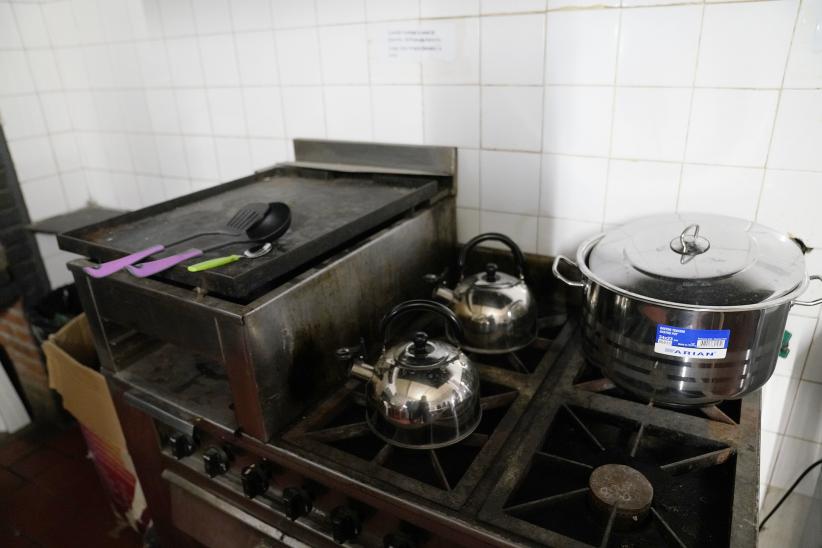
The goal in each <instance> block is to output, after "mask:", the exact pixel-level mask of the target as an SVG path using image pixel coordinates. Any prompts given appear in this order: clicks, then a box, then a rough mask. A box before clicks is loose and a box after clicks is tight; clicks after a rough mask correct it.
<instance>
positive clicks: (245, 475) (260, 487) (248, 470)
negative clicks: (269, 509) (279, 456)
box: [240, 462, 271, 499]
mask: <svg viewBox="0 0 822 548" xmlns="http://www.w3.org/2000/svg"><path fill="white" fill-rule="evenodd" d="M270 478H271V472H270V468H269V466H268V463H267V462H258V463H256V464H249V465H248V466H246V467H245V468H243V471H242V472H241V473H240V481H241V482H242V484H243V493H245V496H247V497H248V498H250V499H253V498H254V497H256V496H258V495H262V494H265V492H266V491H268V481H269V479H270Z"/></svg>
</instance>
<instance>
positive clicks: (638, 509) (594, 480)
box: [588, 464, 654, 528]
mask: <svg viewBox="0 0 822 548" xmlns="http://www.w3.org/2000/svg"><path fill="white" fill-rule="evenodd" d="M588 491H589V495H590V500H591V506H592V508H594V510H598V511H600V512H601V513H602V515H603V516H604V517H605V518H606V519H607V520H614V525H615V526H618V527H620V528H626V527H630V526H632V525H637V524H639V523H641V522H642V521H643V520H644V519H645V517H646V516H647V515H648V511H649V510H650V509H651V501H652V500H653V498H654V488H653V486H652V485H651V482H650V481H648V478H646V477H645V476H644V475H643V474H642V472H640V471H639V470H636V469H635V468H631V467H630V466H625V465H624V464H603V465H602V466H598V467H597V468H594V471H593V472H591V477H589V478H588Z"/></svg>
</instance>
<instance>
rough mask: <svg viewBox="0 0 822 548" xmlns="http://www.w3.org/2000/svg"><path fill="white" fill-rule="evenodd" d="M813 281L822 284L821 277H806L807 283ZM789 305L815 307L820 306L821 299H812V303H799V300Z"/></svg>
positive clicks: (817, 275) (816, 275)
mask: <svg viewBox="0 0 822 548" xmlns="http://www.w3.org/2000/svg"><path fill="white" fill-rule="evenodd" d="M814 280H816V281H817V282H822V276H820V275H819V274H814V275H813V276H808V281H809V282H812V281H814ZM791 304H798V305H799V306H816V305H818V304H822V297H819V298H818V299H814V300H812V301H799V300H796V301H793V302H792V303H791Z"/></svg>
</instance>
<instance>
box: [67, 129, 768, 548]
mask: <svg viewBox="0 0 822 548" xmlns="http://www.w3.org/2000/svg"><path fill="white" fill-rule="evenodd" d="M303 146H305V147H307V150H306V149H301V150H302V152H301V154H300V155H298V162H297V164H298V165H296V166H287V167H285V168H275V170H274V172H273V173H261V174H258V176H257V179H261V180H262V181H269V180H274V181H276V180H277V177H278V176H279V175H277V174H278V173H282V174H285V175H284V176H286V177H293V178H298V179H299V178H308V179H311V183H310V184H309V186H312V185H313V186H316V185H318V184H321V183H319V182H318V181H320V182H322V181H336V180H337V179H339V178H342V179H344V181H343V183H344V185H348V184H350V183H351V181H350V180H349V179H350V178H351V177H353V176H352V175H351V174H350V173H351V172H356V173H357V176H356V178H357V181H359V182H358V183H357V184H358V185H359V184H363V183H362V181H363V180H364V181H366V183H367V184H372V183H369V182H368V181H373V182H374V184H387V185H389V186H391V187H392V188H400V189H402V188H406V189H410V190H409V191H413V192H412V194H414V195H415V196H417V198H415V199H414V201H411V202H407V201H405V202H401V203H403V204H405V206H407V207H408V208H409V209H408V210H403V211H400V212H399V213H397V215H396V216H395V217H392V218H391V219H390V220H389V221H384V220H382V219H381V218H380V219H374V220H373V223H374V225H375V227H372V228H368V229H367V230H366V229H365V228H363V231H362V232H361V233H357V235H356V236H354V235H352V238H353V239H352V240H350V241H346V243H345V244H344V245H342V246H339V247H336V248H334V250H333V252H325V253H323V254H320V255H318V256H316V257H314V258H312V260H311V261H308V262H307V263H305V265H303V266H301V267H300V268H299V269H298V270H296V271H294V272H293V273H292V274H289V275H288V276H286V277H285V278H283V279H278V280H271V281H267V282H266V283H265V284H263V285H260V286H259V287H257V288H256V289H255V290H254V291H253V292H252V293H251V294H249V295H248V296H247V297H242V298H239V297H232V296H230V295H229V296H226V295H220V294H215V293H210V292H209V291H207V290H205V289H204V287H199V286H198V287H193V288H191V287H186V286H185V285H184V284H185V281H186V280H185V279H183V278H179V279H177V278H174V276H171V277H170V278H169V279H168V280H165V279H146V280H133V279H130V278H128V277H126V276H117V275H115V276H114V277H112V278H111V279H110V280H103V281H92V280H88V279H87V278H85V277H84V275H83V274H82V267H83V266H87V265H88V264H89V263H88V262H87V261H77V262H76V263H75V264H72V265H71V267H72V270H73V272H74V273H75V276H76V277H77V280H78V285H79V286H81V287H80V289H81V297H83V299H84V307H85V308H86V311H87V313H88V314H89V317H90V320H91V326H92V330H93V333H94V335H95V344H96V345H97V348H98V353H99V354H101V357H102V358H103V359H102V362H103V366H104V368H105V373H106V375H107V378H108V379H109V384H110V386H111V387H112V393H113V396H114V401H115V405H116V406H117V409H118V414H119V416H120V419H121V423H122V425H123V429H124V433H125V436H126V439H127V442H128V445H129V450H130V453H131V456H132V458H133V459H134V462H135V467H136V469H137V472H138V476H139V477H140V480H141V483H142V485H143V489H144V491H145V493H146V498H147V500H148V503H149V506H150V508H151V510H152V512H153V513H154V521H155V523H156V524H157V527H158V533H159V534H160V536H161V538H163V540H164V541H165V542H167V543H168V544H169V545H172V546H188V545H206V546H226V545H231V546H258V545H263V546H270V545H289V546H306V545H307V546H333V545H337V544H340V543H343V544H347V545H351V546H364V547H373V546H393V547H402V548H413V547H418V546H420V547H421V546H445V545H461V546H528V545H549V546H559V547H566V546H567V547H584V546H602V547H616V546H619V547H628V546H637V547H639V546H678V547H681V546H687V547H692V546H734V547H736V546H740V547H741V546H745V547H747V546H751V545H754V544H755V543H756V516H757V492H758V489H757V482H758V477H759V475H758V461H759V453H758V448H759V395H758V394H752V395H750V396H748V397H746V398H745V399H744V400H740V401H735V402H726V403H722V404H718V405H716V406H712V407H705V408H698V409H693V408H669V407H662V406H658V405H656V404H654V403H653V402H646V401H641V400H640V399H638V398H636V397H634V396H632V395H631V394H629V393H627V392H625V391H623V390H622V389H620V388H618V387H616V386H614V385H613V383H611V382H610V381H609V380H607V379H606V378H605V377H603V376H602V374H601V373H600V371H599V370H598V369H596V368H594V367H592V366H590V365H588V364H587V363H586V361H585V359H584V358H583V353H582V345H583V344H584V342H583V341H582V340H581V338H580V334H579V330H578V327H577V320H576V318H575V311H576V310H577V308H576V307H575V306H574V305H573V303H574V299H575V298H577V297H576V296H575V295H573V294H571V293H566V292H565V291H564V290H561V289H560V288H558V287H557V286H556V285H555V284H553V283H552V281H551V280H552V277H551V274H550V262H549V261H548V260H547V258H545V257H537V256H531V257H529V258H528V266H529V271H528V273H527V279H528V280H529V281H530V282H531V287H532V290H534V291H535V294H536V299H537V303H538V310H539V311H540V314H541V316H542V318H541V319H540V321H539V334H538V337H537V338H536V339H535V340H534V341H533V343H532V344H531V345H529V346H528V347H526V348H523V349H521V350H518V351H516V352H513V353H509V354H498V355H481V354H470V358H471V360H472V362H473V363H474V364H476V366H477V368H478V369H479V372H480V378H481V386H480V395H481V405H482V409H483V416H482V421H481V423H480V425H479V426H478V427H477V429H476V431H475V432H474V433H473V434H472V435H470V436H468V437H467V438H465V439H464V440H462V441H461V442H459V443H456V444H454V445H452V446H448V447H444V448H438V449H434V450H413V449H401V448H397V447H393V446H390V445H387V444H385V443H384V442H383V441H381V440H380V438H378V437H377V436H375V435H374V434H373V433H372V432H371V431H370V430H369V428H368V425H367V423H366V421H365V408H364V401H363V398H364V387H363V385H362V384H361V383H360V381H356V380H353V379H347V378H346V376H345V371H340V370H339V366H338V365H337V364H336V362H335V361H334V354H335V352H334V351H335V350H336V349H337V348H338V347H339V346H342V345H343V344H345V343H346V342H348V341H352V340H356V339H357V338H358V337H360V336H362V337H364V338H366V339H369V338H370V340H372V341H374V340H376V337H375V333H376V330H377V325H378V321H379V318H380V316H381V315H382V313H384V312H386V311H387V310H388V309H389V308H390V307H392V306H393V305H395V304H397V303H398V302H400V301H402V300H405V299H408V298H420V297H424V296H426V295H427V294H428V292H429V291H430V287H428V286H427V285H426V284H425V283H424V281H423V279H422V275H423V274H424V273H427V272H432V271H438V269H441V268H442V267H443V266H444V264H446V263H447V262H448V260H449V259H453V258H454V257H456V245H455V242H454V236H455V234H454V207H455V204H454V198H453V192H452V191H453V185H452V183H453V181H452V177H453V169H454V165H455V157H454V156H453V154H454V152H453V151H452V150H450V149H449V150H447V151H443V150H441V149H436V148H433V149H432V148H430V147H410V151H409V150H408V149H409V147H396V146H388V147H384V148H377V149H372V148H369V147H367V146H365V145H353V144H339V143H319V144H317V143H311V142H308V143H305V144H304V145H303ZM352 154H353V155H354V156H358V157H357V161H356V162H353V163H352V164H351V165H343V164H340V163H339V160H340V158H343V157H346V156H350V155H352ZM403 159H405V160H406V161H407V162H410V163H409V164H408V165H405V166H404V168H403V170H397V169H394V168H389V167H387V166H392V165H394V164H395V163H396V162H397V161H398V160H403ZM411 159H413V160H414V161H413V162H411ZM318 171H319V173H318ZM341 174H343V175H341ZM432 180H433V181H434V182H436V188H439V191H437V193H436V194H435V195H434V196H433V197H429V198H428V199H427V201H426V200H424V199H423V198H424V197H425V196H429V194H430V192H433V191H434V187H432V186H431V183H430V182H431V181H432ZM262 181H260V180H256V179H255V180H253V181H252V180H249V181H246V182H243V181H238V182H235V183H230V184H229V185H228V188H229V189H232V191H237V192H239V190H237V189H238V188H241V187H242V186H243V185H245V184H249V185H251V187H253V189H257V190H255V192H257V191H259V189H260V188H262ZM335 184H336V183H335ZM313 186H312V188H313ZM289 188H291V187H289ZM414 189H417V190H414ZM425 189H427V190H425ZM422 190H425V192H428V193H429V194H419V195H417V193H418V192H421V191H422ZM392 192H393V191H392ZM403 195H404V194H403ZM205 198H207V199H209V200H213V199H214V197H213V196H211V195H208V196H205ZM419 200H423V201H419ZM392 207H394V206H392ZM391 211H394V210H391ZM161 212H162V213H163V214H164V215H165V214H169V213H168V208H166V209H162V211H161ZM367 213H368V212H367V211H365V214H366V215H367ZM169 215H170V214H169ZM147 218H148V217H147ZM366 218H370V217H368V216H366ZM378 221H379V222H378ZM352 234H353V233H352ZM329 245H330V244H329ZM476 255H477V256H476V257H475V260H476V262H477V264H485V262H487V261H488V260H492V261H493V262H495V263H497V264H499V265H500V268H501V269H504V268H507V266H508V265H506V258H505V256H503V255H501V254H500V253H499V252H496V251H492V250H485V251H482V252H481V253H477V254H476ZM386 261H387V262H386ZM274 266H276V265H274ZM274 266H272V267H271V268H274ZM452 266H453V265H452ZM277 268H279V267H277ZM474 268H478V266H477V265H475V264H469V265H468V269H469V270H470V269H474ZM272 272H273V270H272ZM374 273H377V275H374ZM238 279H239V278H238ZM249 279H250V278H249ZM206 281H207V282H208V284H207V287H212V288H220V287H223V286H222V285H220V284H221V283H223V282H225V283H229V282H231V280H228V281H226V280H223V281H222V282H220V283H218V282H217V280H216V279H215V280H210V279H209V280H206ZM231 283H233V282H231ZM209 284H210V285H209ZM241 285H242V284H241ZM225 287H229V288H234V289H237V288H239V287H241V286H240V285H238V286H236V287H235V286H233V285H230V284H229V285H228V286H225ZM232 290H233V289H232Z"/></svg>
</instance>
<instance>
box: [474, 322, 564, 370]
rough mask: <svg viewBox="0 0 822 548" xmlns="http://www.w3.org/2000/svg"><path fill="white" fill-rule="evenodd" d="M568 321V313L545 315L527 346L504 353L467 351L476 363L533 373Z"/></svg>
mask: <svg viewBox="0 0 822 548" xmlns="http://www.w3.org/2000/svg"><path fill="white" fill-rule="evenodd" d="M567 321H568V315H567V314H554V315H551V316H544V317H542V318H539V320H537V328H538V331H537V337H536V338H535V339H534V341H533V342H532V343H531V344H530V345H528V346H526V347H525V348H522V349H520V350H517V351H515V352H507V353H504V354H478V353H475V352H467V354H468V357H469V358H471V361H472V362H474V363H476V364H483V365H487V366H490V367H497V368H500V369H506V370H508V371H513V372H515V373H522V374H524V375H532V374H534V373H536V372H537V368H538V367H539V365H540V363H542V359H543V357H544V356H545V352H546V351H547V350H548V348H550V346H551V344H553V342H554V339H556V337H557V335H559V332H560V331H561V330H562V327H563V326H564V325H565V324H566V323H567Z"/></svg>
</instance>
